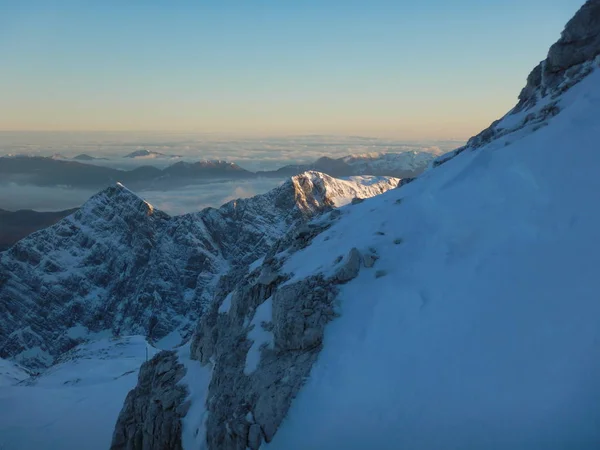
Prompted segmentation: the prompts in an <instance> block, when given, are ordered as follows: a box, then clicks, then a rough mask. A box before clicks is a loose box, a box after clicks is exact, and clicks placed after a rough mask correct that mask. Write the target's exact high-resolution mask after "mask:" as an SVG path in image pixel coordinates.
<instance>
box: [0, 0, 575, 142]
mask: <svg viewBox="0 0 600 450" xmlns="http://www.w3.org/2000/svg"><path fill="white" fill-rule="evenodd" d="M581 4H583V0H555V1H552V2H548V1H542V0H519V1H517V0H503V1H497V0H495V1H486V0H478V1H475V0H455V1H450V0H423V1H419V2H414V1H410V2H408V1H401V0H397V1H386V0H371V1H354V0H347V1H328V0H321V1H313V0H308V1H301V2H300V1H295V2H294V1H283V0H279V1H261V0H257V1H250V0H246V1H227V0H225V1H209V0H205V1H201V0H198V1H169V2H167V1H151V0H147V1H141V0H139V1H137V0H130V1H103V2H100V1H52V0H46V1H28V0H19V1H14V2H9V1H5V0H0V58H1V60H2V70H1V71H0V99H1V100H0V129H3V130H164V131H196V132H223V133H227V132H235V133H252V134H266V135H268V134H281V133H284V134H285V133H341V134H368V135H374V136H378V135H381V136H384V135H385V136H396V137H401V138H406V139H421V138H462V137H468V136H469V135H471V134H474V133H476V132H478V131H479V130H480V129H481V128H482V127H484V126H486V125H487V124H488V123H489V122H491V121H492V120H494V119H495V118H497V117H499V116H500V115H502V114H503V113H504V112H506V110H508V109H509V108H510V107H512V106H513V105H514V103H515V101H516V96H517V95H518V93H519V90H520V89H521V88H522V87H523V85H524V83H525V79H526V77H527V74H528V73H529V71H530V70H531V69H532V68H533V67H534V66H535V64H537V62H538V61H540V60H541V59H543V58H544V57H545V55H546V53H547V50H548V47H549V46H550V44H552V43H553V42H554V41H555V40H556V39H557V38H558V37H559V35H560V31H561V30H562V28H563V26H564V24H565V23H566V21H567V20H568V19H569V18H570V17H571V16H572V15H573V14H574V12H575V11H576V10H577V9H578V8H579V7H580V6H581Z"/></svg>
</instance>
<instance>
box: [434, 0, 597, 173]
mask: <svg viewBox="0 0 600 450" xmlns="http://www.w3.org/2000/svg"><path fill="white" fill-rule="evenodd" d="M598 55H600V0H588V1H587V2H586V3H585V4H584V5H583V6H582V7H581V8H580V9H579V11H577V13H576V14H575V16H573V18H572V19H571V20H570V21H569V22H568V23H567V25H566V26H565V29H564V30H563V32H562V34H561V37H560V39H559V40H558V41H557V42H556V43H555V44H554V45H552V46H551V47H550V50H549V52H548V56H547V58H546V59H545V60H544V61H542V62H541V63H540V64H538V65H537V66H536V67H535V68H534V69H533V70H532V71H531V73H530V74H529V76H528V77H527V84H526V85H525V87H524V88H523V89H522V90H521V93H520V94H519V101H518V103H517V105H516V106H515V107H514V108H513V109H512V110H511V111H510V112H509V113H508V114H507V115H506V116H505V117H503V118H502V119H500V120H496V121H494V122H493V123H492V124H491V125H490V126H489V127H488V128H486V129H485V130H483V131H482V132H481V133H479V134H477V135H476V136H473V137H472V138H470V139H469V140H468V141H467V144H466V145H465V146H463V147H460V148H458V149H456V150H453V151H451V152H449V153H446V154H445V155H442V156H440V157H439V158H437V159H435V160H434V161H433V163H432V166H433V167H436V166H439V165H441V164H443V163H445V162H446V161H449V160H450V159H452V158H454V157H455V156H457V155H459V154H460V153H462V152H463V151H465V150H474V149H478V148H480V147H483V146H484V145H487V144H489V143H490V142H493V141H496V140H499V139H500V138H505V137H506V138H507V137H509V135H514V134H515V133H516V132H519V133H520V134H521V135H522V134H524V133H525V134H526V133H528V132H533V131H536V130H538V129H539V128H541V127H544V126H546V125H547V124H548V121H549V120H550V119H551V118H552V117H554V116H556V115H557V114H559V113H560V111H561V105H560V101H559V100H560V96H561V95H562V94H563V93H564V92H566V91H568V90H569V89H570V88H571V87H573V86H574V85H576V84H577V83H579V82H580V81H581V80H583V79H584V78H585V77H586V76H587V75H589V74H590V73H591V72H592V70H594V68H596V67H598V66H600V57H599V56H598ZM516 114H521V115H522V118H520V119H519V120H516V121H515V120H514V119H513V118H512V116H515V115H516ZM505 119H506V120H505ZM507 122H508V123H509V124H508V125H507V124H506V123H507ZM505 143H509V141H507V140H505Z"/></svg>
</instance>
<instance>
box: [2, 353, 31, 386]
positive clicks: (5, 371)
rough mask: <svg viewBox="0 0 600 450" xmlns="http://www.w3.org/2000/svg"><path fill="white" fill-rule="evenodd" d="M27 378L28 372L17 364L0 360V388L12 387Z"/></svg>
mask: <svg viewBox="0 0 600 450" xmlns="http://www.w3.org/2000/svg"><path fill="white" fill-rule="evenodd" d="M27 378H29V372H28V371H27V370H25V369H24V368H22V367H21V366H19V365H18V364H17V363H14V362H12V361H8V360H6V359H2V358H0V388H2V387H4V386H12V385H14V384H17V383H20V382H22V381H24V380H26V379H27Z"/></svg>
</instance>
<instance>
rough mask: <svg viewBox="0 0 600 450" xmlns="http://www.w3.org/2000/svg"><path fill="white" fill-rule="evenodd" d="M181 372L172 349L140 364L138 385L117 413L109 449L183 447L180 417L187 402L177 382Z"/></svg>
mask: <svg viewBox="0 0 600 450" xmlns="http://www.w3.org/2000/svg"><path fill="white" fill-rule="evenodd" d="M184 375H185V368H184V367H183V365H181V364H180V363H179V362H178V361H177V355H176V354H175V353H174V352H166V351H163V352H160V353H159V354H157V355H156V356H155V357H154V358H152V359H151V360H150V361H148V362H146V363H144V364H143V365H142V367H141V369H140V373H139V376H138V384H137V386H136V387H135V388H134V389H133V390H132V391H131V392H129V394H128V395H127V398H126V399H125V404H124V406H123V409H122V410H121V413H120V414H119V418H118V420H117V424H116V426H115V431H114V433H113V439H112V444H111V446H110V448H111V449H112V450H145V449H149V448H156V449H159V448H160V449H171V450H179V449H181V448H182V446H181V418H182V417H184V416H185V414H186V413H187V410H188V408H189V405H188V404H187V403H186V402H185V397H186V395H187V391H186V389H185V388H184V387H183V386H181V385H178V384H177V383H179V381H180V380H181V379H182V378H183V376H184Z"/></svg>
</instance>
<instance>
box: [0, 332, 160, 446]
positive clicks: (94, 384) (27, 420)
mask: <svg viewBox="0 0 600 450" xmlns="http://www.w3.org/2000/svg"><path fill="white" fill-rule="evenodd" d="M146 351H148V358H151V357H152V356H153V355H154V354H155V352H156V350H155V349H154V348H152V347H151V346H149V345H148V344H147V343H146V340H145V339H144V338H143V337H141V336H132V337H125V338H120V339H103V340H99V341H94V342H90V343H88V344H85V345H80V346H79V347H76V348H75V349H73V350H71V351H70V352H68V353H67V354H65V355H63V356H62V357H61V362H59V363H58V364H57V365H55V366H53V367H52V368H51V369H49V370H48V371H46V372H45V373H43V374H42V375H40V376H39V377H33V378H26V377H24V376H23V374H22V373H21V374H19V373H17V375H16V377H21V378H22V379H24V380H25V381H22V382H21V383H19V384H18V385H6V384H4V383H0V449H6V450H31V449H36V450H45V449H47V450H56V449H61V450H70V449H73V450H75V449H77V450H79V449H82V448H85V449H89V450H94V449H98V450H106V449H107V448H109V447H110V442H111V438H112V433H113V428H114V425H115V423H116V421H117V416H118V415H119V411H120V410H121V407H122V406H123V399H124V398H125V396H126V395H127V392H129V390H130V389H132V388H133V387H134V386H135V384H136V382H137V373H138V371H139V368H140V366H141V364H142V363H143V362H144V361H145V360H146ZM6 362H7V361H4V360H0V363H1V364H0V373H2V372H3V369H2V368H3V367H5V363H6ZM3 379H4V376H2V378H0V380H3Z"/></svg>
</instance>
